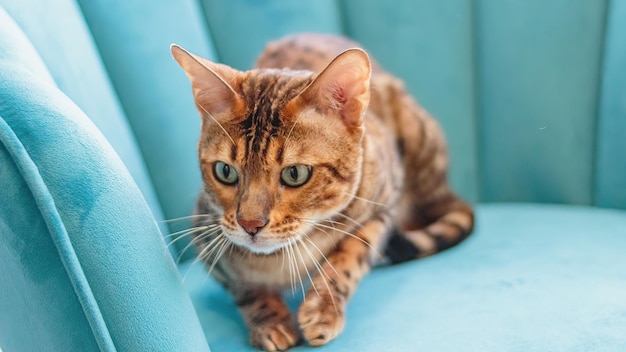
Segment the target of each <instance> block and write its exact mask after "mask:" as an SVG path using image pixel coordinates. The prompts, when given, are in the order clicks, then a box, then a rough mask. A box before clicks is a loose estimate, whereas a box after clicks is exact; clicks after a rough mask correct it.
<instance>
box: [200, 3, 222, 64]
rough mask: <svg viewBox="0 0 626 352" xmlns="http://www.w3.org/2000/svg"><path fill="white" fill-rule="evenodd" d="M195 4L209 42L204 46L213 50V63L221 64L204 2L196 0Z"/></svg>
mask: <svg viewBox="0 0 626 352" xmlns="http://www.w3.org/2000/svg"><path fill="white" fill-rule="evenodd" d="M196 4H197V7H198V10H199V11H198V12H199V14H200V15H201V19H202V23H203V24H204V27H205V33H206V35H207V38H208V39H209V42H208V43H206V44H207V46H209V47H211V48H212V49H213V53H214V54H215V61H217V62H222V59H221V58H220V53H219V51H218V50H217V42H216V41H215V36H214V35H213V31H212V30H211V25H210V24H209V23H210V21H209V19H208V18H207V12H206V8H205V7H204V2H203V1H202V0H196Z"/></svg>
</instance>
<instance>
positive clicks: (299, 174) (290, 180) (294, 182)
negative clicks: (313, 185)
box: [280, 165, 311, 187]
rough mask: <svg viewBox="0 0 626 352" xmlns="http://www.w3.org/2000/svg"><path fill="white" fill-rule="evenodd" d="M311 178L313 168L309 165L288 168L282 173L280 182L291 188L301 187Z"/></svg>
mask: <svg viewBox="0 0 626 352" xmlns="http://www.w3.org/2000/svg"><path fill="white" fill-rule="evenodd" d="M309 178H311V167H310V166H307V165H292V166H287V167H286V168H284V169H283V171H282V172H281V173H280V180H281V181H282V183H283V184H284V185H286V186H289V187H300V186H302V185H303V184H305V183H306V181H308V180H309Z"/></svg>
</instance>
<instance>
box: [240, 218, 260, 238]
mask: <svg viewBox="0 0 626 352" xmlns="http://www.w3.org/2000/svg"><path fill="white" fill-rule="evenodd" d="M237 223H239V225H240V226H241V227H243V229H244V230H245V231H246V232H247V233H248V234H249V235H250V236H254V235H256V233H257V232H259V230H260V229H262V228H263V227H264V226H265V225H266V224H267V221H266V220H264V219H240V218H237Z"/></svg>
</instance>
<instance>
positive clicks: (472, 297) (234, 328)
mask: <svg viewBox="0 0 626 352" xmlns="http://www.w3.org/2000/svg"><path fill="white" fill-rule="evenodd" d="M625 269H626V212H624V211H617V210H608V209H599V208H591V207H578V206H562V205H537V204H535V205H531V204H490V205H479V206H478V207H477V227H476V231H475V233H474V234H473V235H472V236H470V238H469V239H468V240H466V241H465V242H464V243H462V244H461V245H459V246H457V247H455V248H453V249H450V250H448V251H446V252H443V253H440V254H438V255H436V256H433V257H430V258H426V259H422V260H416V261H412V262H408V263H405V264H401V265H395V266H388V267H379V268H375V269H374V270H373V271H372V272H371V273H370V275H368V276H367V277H366V278H365V279H364V280H363V282H362V283H361V285H360V286H359V289H358V290H357V292H356V293H355V295H354V297H353V299H352V301H351V302H350V305H349V307H348V310H347V324H346V328H345V330H344V332H343V333H342V335H340V336H339V337H338V338H337V339H336V340H334V341H332V342H331V343H329V344H328V345H326V346H324V347H322V348H319V349H316V350H319V351H321V350H332V351H461V350H463V351H590V350H603V351H613V350H615V351H617V350H622V351H623V350H625V348H626V334H624V326H626V270H625ZM180 270H181V273H182V275H184V276H185V286H186V288H187V289H188V290H189V291H190V293H191V296H192V299H193V301H194V304H195V307H196V310H197V312H198V315H199V317H200V320H201V322H202V325H203V326H204V330H205V334H206V337H207V339H208V341H209V344H210V346H211V348H212V349H214V350H215V351H237V350H253V349H252V348H251V347H250V346H249V344H248V342H247V336H248V334H247V331H246V329H245V326H244V324H243V321H242V319H241V318H240V317H239V314H238V312H237V308H236V306H235V304H234V303H233V300H232V299H231V298H230V296H229V295H228V293H227V292H226V291H225V290H224V289H222V288H221V287H220V286H219V285H218V284H217V283H216V282H215V281H214V280H213V279H212V278H210V277H207V274H206V272H205V271H204V269H203V267H202V265H201V264H199V263H195V264H191V263H186V264H184V265H181V267H180ZM289 295H291V293H289ZM299 299H301V295H300V296H299V297H296V298H295V300H299ZM298 349H307V348H306V347H299V348H298Z"/></svg>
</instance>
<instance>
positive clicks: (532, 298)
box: [0, 0, 626, 352]
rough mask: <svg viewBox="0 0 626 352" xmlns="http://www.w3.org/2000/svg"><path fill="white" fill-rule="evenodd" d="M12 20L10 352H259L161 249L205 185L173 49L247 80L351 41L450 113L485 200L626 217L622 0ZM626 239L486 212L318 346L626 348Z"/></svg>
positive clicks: (515, 209) (97, 3)
mask: <svg viewBox="0 0 626 352" xmlns="http://www.w3.org/2000/svg"><path fill="white" fill-rule="evenodd" d="M0 6H3V7H4V8H5V9H6V12H7V13H8V14H7V13H5V12H4V11H3V10H2V9H1V8H0V281H2V284H0V348H2V349H3V350H4V351H6V352H9V351H33V350H41V349H42V346H45V349H46V350H58V351H91V350H105V351H107V350H120V351H122V350H123V351H144V350H145V351H166V350H168V351H174V350H176V351H206V350H208V349H209V347H208V344H207V342H208V343H210V344H211V346H212V348H214V350H217V351H220V350H224V351H236V350H250V347H249V345H248V342H247V332H246V331H245V329H244V327H243V324H242V322H241V318H240V317H239V315H238V313H237V312H236V308H235V306H234V304H233V302H232V300H231V298H230V297H229V296H228V294H227V293H226V292H225V291H224V290H223V289H222V288H220V287H219V286H218V285H217V284H216V283H215V282H214V281H213V280H212V279H211V278H209V277H208V275H207V274H206V272H205V271H204V270H203V268H202V266H201V265H200V264H199V263H194V262H193V261H187V262H186V263H185V264H183V265H181V266H180V267H178V268H177V267H176V266H175V265H173V262H172V260H171V258H170V256H169V255H168V252H167V249H166V246H165V245H164V242H163V240H162V238H161V237H160V232H159V226H161V228H162V229H163V232H167V231H173V230H177V229H178V228H180V227H185V226H189V222H188V221H184V220H183V221H174V222H172V226H166V225H165V224H166V223H165V222H163V221H162V220H163V219H164V218H166V219H172V218H177V217H181V216H186V215H189V214H190V210H191V208H192V207H193V201H194V198H195V195H196V193H197V191H198V190H199V188H200V187H201V180H200V176H199V172H198V167H197V160H196V156H195V144H196V138H197V136H198V127H199V118H198V117H197V114H196V112H195V108H194V106H193V102H192V99H191V92H190V87H189V83H188V82H187V80H186V77H185V75H184V74H183V72H182V71H181V70H180V68H179V67H178V66H177V65H176V63H175V62H174V61H173V60H172V59H171V57H170V55H169V50H168V47H169V44H170V43H172V42H176V43H179V44H181V45H184V46H185V47H187V48H188V49H190V50H192V51H193V52H196V53H199V54H201V55H203V56H206V57H209V58H211V59H215V60H218V61H221V62H224V63H227V64H230V65H233V66H235V67H237V68H240V69H247V68H249V67H250V66H251V65H252V63H253V61H254V59H255V58H256V56H257V55H258V54H259V52H260V51H261V50H262V48H263V47H264V45H265V43H266V42H267V41H268V40H271V39H274V38H276V37H279V36H282V35H284V34H288V33H291V32H295V31H316V32H325V33H344V34H346V35H349V36H352V37H354V38H355V39H357V40H358V41H360V42H362V43H363V44H364V45H365V47H366V48H367V49H368V50H369V51H370V52H371V53H372V54H373V55H374V57H375V58H376V59H377V60H378V61H380V62H381V63H382V64H383V65H384V67H385V68H386V69H388V70H389V71H390V72H392V73H395V74H397V75H398V76H400V77H402V78H403V79H404V80H405V82H406V86H407V88H408V90H409V91H410V92H412V93H413V94H414V95H415V96H416V97H418V98H419V100H420V102H421V103H422V104H423V105H424V106H425V107H426V108H427V109H428V110H429V111H431V112H432V113H433V114H434V115H435V116H436V117H437V118H438V119H439V120H440V121H441V123H442V126H443V128H444V129H445V132H446V135H447V136H448V140H449V145H450V152H451V157H452V169H451V171H452V173H451V181H452V184H453V186H454V188H455V189H456V190H458V191H459V192H460V193H461V194H462V195H463V196H465V197H466V198H468V199H470V200H472V201H475V202H500V201H515V202H520V201H524V202H525V201H531V202H537V203H545V202H551V203H569V204H585V205H599V206H602V207H613V208H621V209H626V186H625V185H626V163H625V162H624V155H626V139H625V138H624V135H625V134H626V122H625V121H626V108H625V106H626V105H625V104H624V97H625V96H626V66H624V64H623V63H624V62H625V60H626V44H625V43H626V40H625V38H626V27H625V23H626V5H624V2H622V1H618V0H598V1H584V0H576V1H569V0H550V1H539V0H530V1H514V0H502V1H487V0H478V1H473V2H472V1H465V0H461V1H444V2H432V1H426V0H416V1H408V0H406V1H405V0H399V1H396V2H394V3H393V4H384V3H383V2H381V1H375V0H363V1H357V0H337V1H335V0H322V1H315V2H312V1H311V2H293V1H284V0H272V1H264V2H255V1H249V0H235V1H205V0H184V1H178V2H153V1H152V2H150V1H146V0H138V1H121V0H114V1H105V0H93V1H92V0H76V1H74V0H58V1H54V2H50V1H42V0H20V1H14V0H0ZM11 18H13V19H14V20H15V22H17V25H16V24H15V23H14V21H13V20H12V19H11ZM18 26H19V27H21V28H22V29H23V32H24V33H23V32H22V31H21V30H20V29H19V28H18ZM31 42H32V44H31ZM42 61H43V62H42ZM83 111H84V113H83ZM625 229H626V213H625V212H624V210H621V211H619V210H607V209H600V208H595V207H582V206H556V205H551V206H549V205H539V204H517V205H514V204H500V203H496V204H491V205H484V204H481V205H479V206H478V226H477V230H476V233H475V234H474V235H473V236H472V237H470V239H469V240H468V241H467V242H465V243H463V244H462V245H461V246H459V247H456V248H454V249H452V250H450V251H448V252H445V253H442V254H441V255H438V256H435V257H433V258H429V259H425V260H421V261H415V262H411V263H407V264H404V265H400V266H395V267H385V268H377V269H376V270H374V272H373V273H372V274H371V275H370V276H368V277H367V278H366V279H365V280H364V282H363V285H362V286H361V287H360V288H359V290H358V291H357V294H356V296H355V297H354V300H353V302H352V303H351V305H350V308H349V311H348V326H347V328H346V331H345V332H344V334H343V335H342V336H341V337H340V338H339V339H338V340H336V341H334V342H332V343H331V344H330V345H328V346H325V347H322V348H321V349H320V350H359V351H368V350H372V351H373V350H393V351H404V350H407V351H413V350H427V351H432V350H434V351H448V350H449V351H457V350H479V351H529V350H530V351H544V350H563V351H587V350H603V351H605V350H606V351H623V350H626V338H625V337H624V334H623V327H624V326H626V306H625V303H624V302H626V301H624V299H623V297H624V292H626V286H625V285H626V280H625V279H626V277H625V276H624V274H623V268H624V267H626V263H625V259H624V258H626V257H624V256H623V254H622V252H623V249H624V248H626V242H625V241H626V230H625ZM179 249H180V248H179ZM177 255H178V254H177ZM181 274H182V276H184V277H185V281H184V284H183V283H181ZM298 300H299V297H296V298H294V299H293V302H292V305H293V306H295V305H296V304H297V301H298ZM299 349H307V348H306V347H299Z"/></svg>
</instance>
